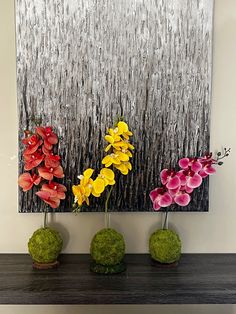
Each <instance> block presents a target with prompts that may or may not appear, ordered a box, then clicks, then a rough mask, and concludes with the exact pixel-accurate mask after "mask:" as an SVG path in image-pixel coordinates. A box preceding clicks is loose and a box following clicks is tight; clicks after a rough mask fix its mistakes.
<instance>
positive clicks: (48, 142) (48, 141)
mask: <svg viewBox="0 0 236 314" xmlns="http://www.w3.org/2000/svg"><path fill="white" fill-rule="evenodd" d="M36 132H37V133H38V135H40V136H41V137H42V138H43V140H44V146H45V148H46V149H48V150H51V149H52V147H53V145H55V144H57V143H58V137H57V135H56V134H55V133H54V132H53V131H52V128H51V127H46V128H44V127H37V129H36Z"/></svg>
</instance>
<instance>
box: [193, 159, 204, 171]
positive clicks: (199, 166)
mask: <svg viewBox="0 0 236 314" xmlns="http://www.w3.org/2000/svg"><path fill="white" fill-rule="evenodd" d="M191 169H192V171H194V172H199V171H200V170H201V169H202V164H201V163H200V162H199V161H195V162H193V164H192V167H191Z"/></svg>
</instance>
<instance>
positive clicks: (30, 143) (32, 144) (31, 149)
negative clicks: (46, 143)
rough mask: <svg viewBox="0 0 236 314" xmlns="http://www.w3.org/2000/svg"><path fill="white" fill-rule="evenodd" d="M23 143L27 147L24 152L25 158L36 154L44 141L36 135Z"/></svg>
mask: <svg viewBox="0 0 236 314" xmlns="http://www.w3.org/2000/svg"><path fill="white" fill-rule="evenodd" d="M22 143H23V144H24V145H26V146H27V147H26V149H25V150H24V152H23V156H25V155H30V154H33V153H35V152H36V150H37V149H38V148H39V146H41V145H42V144H43V141H42V140H41V139H39V137H38V136H37V135H36V134H33V135H31V136H28V137H26V138H24V139H23V140H22Z"/></svg>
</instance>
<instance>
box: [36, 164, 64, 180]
mask: <svg viewBox="0 0 236 314" xmlns="http://www.w3.org/2000/svg"><path fill="white" fill-rule="evenodd" d="M38 172H39V175H40V176H41V177H42V178H44V179H46V180H48V181H51V180H52V179H53V177H56V178H64V173H63V169H62V167H61V166H58V167H56V168H53V167H51V168H47V167H39V168H38Z"/></svg>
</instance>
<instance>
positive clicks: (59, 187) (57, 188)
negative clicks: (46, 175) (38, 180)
mask: <svg viewBox="0 0 236 314" xmlns="http://www.w3.org/2000/svg"><path fill="white" fill-rule="evenodd" d="M41 191H46V192H49V193H50V194H51V197H56V198H59V199H60V200H64V199H65V197H66V194H65V192H66V191H67V189H66V187H65V186H64V185H63V184H59V183H57V182H52V181H51V182H50V183H49V184H43V185H42V188H41Z"/></svg>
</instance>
